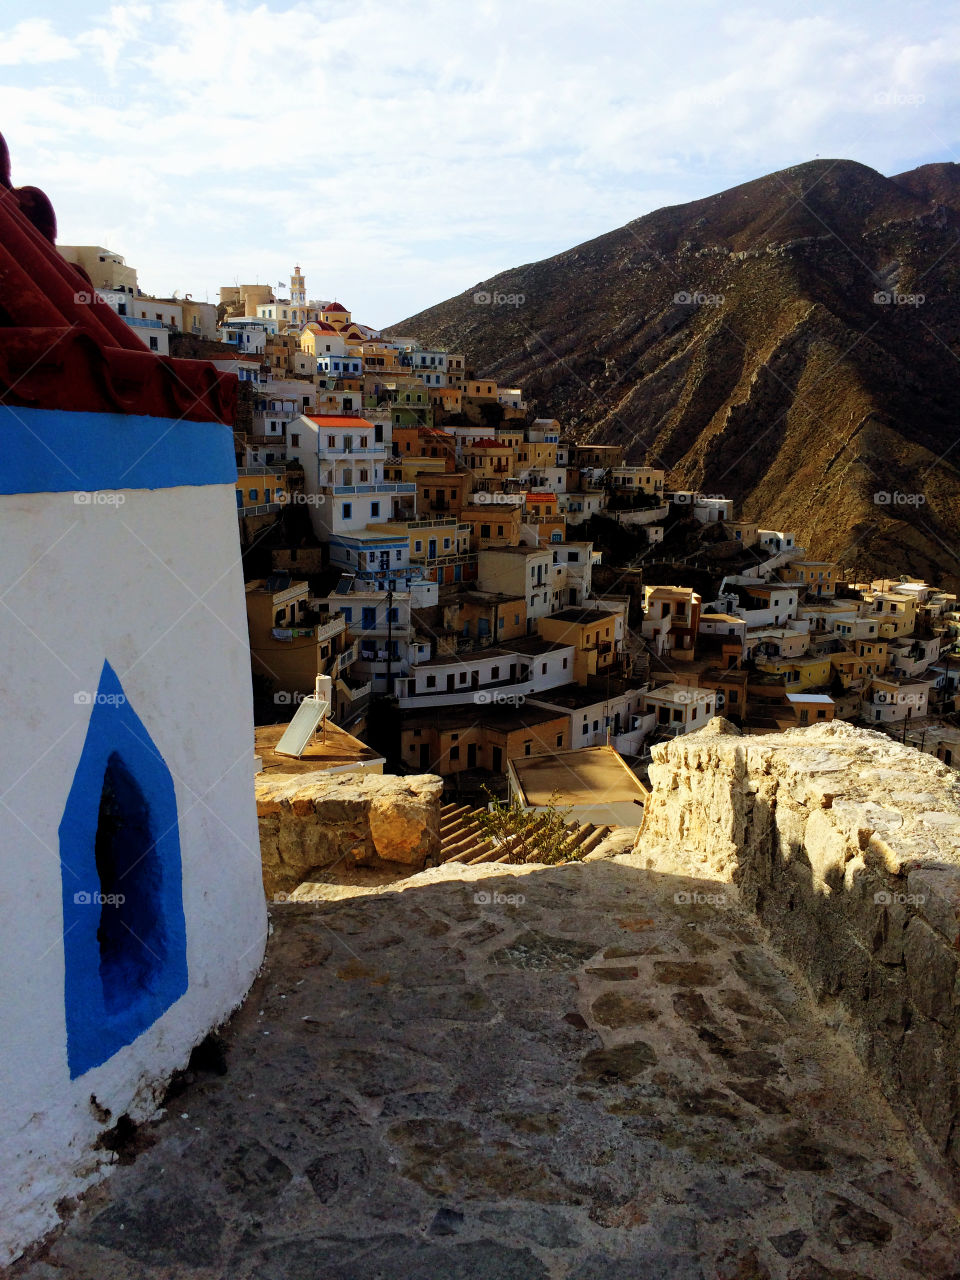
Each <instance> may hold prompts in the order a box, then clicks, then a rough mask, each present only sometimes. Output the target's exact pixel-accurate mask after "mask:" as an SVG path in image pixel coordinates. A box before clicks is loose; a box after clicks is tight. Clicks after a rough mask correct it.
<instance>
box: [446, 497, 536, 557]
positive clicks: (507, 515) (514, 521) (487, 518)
mask: <svg viewBox="0 0 960 1280" xmlns="http://www.w3.org/2000/svg"><path fill="white" fill-rule="evenodd" d="M460 519H461V520H462V521H463V522H464V523H466V524H469V525H470V528H471V537H470V545H471V546H472V547H473V549H474V550H475V551H478V550H480V549H481V548H483V547H518V546H519V545H520V531H521V528H522V525H523V512H522V511H521V510H520V508H519V507H517V506H506V505H504V504H500V503H498V504H493V503H491V504H489V505H483V506H477V505H474V504H470V505H469V506H467V507H464V509H463V510H462V511H461V513H460Z"/></svg>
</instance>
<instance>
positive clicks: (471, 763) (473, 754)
mask: <svg viewBox="0 0 960 1280" xmlns="http://www.w3.org/2000/svg"><path fill="white" fill-rule="evenodd" d="M476 767H477V744H476V743H475V742H470V743H468V744H467V768H468V769H475V768H476Z"/></svg>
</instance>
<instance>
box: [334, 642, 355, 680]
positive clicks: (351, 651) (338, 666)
mask: <svg viewBox="0 0 960 1280" xmlns="http://www.w3.org/2000/svg"><path fill="white" fill-rule="evenodd" d="M359 656H360V642H359V640H354V642H353V644H351V645H348V646H347V648H346V649H344V650H343V651H342V652H341V653H338V654H337V656H336V657H335V658H334V660H333V666H332V667H331V668H330V675H332V676H339V675H341V674H342V673H343V672H344V671H346V669H347V668H348V667H351V666H353V664H354V663H355V662H356V660H357V658H358V657H359Z"/></svg>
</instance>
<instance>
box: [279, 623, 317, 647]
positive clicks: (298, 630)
mask: <svg viewBox="0 0 960 1280" xmlns="http://www.w3.org/2000/svg"><path fill="white" fill-rule="evenodd" d="M316 630H317V629H316V627H274V628H273V629H272V630H271V632H270V634H271V635H272V636H273V638H274V640H282V641H283V642H284V643H286V644H289V643H290V642H291V641H293V640H302V639H303V638H304V637H305V636H313V637H314V638H315V636H316Z"/></svg>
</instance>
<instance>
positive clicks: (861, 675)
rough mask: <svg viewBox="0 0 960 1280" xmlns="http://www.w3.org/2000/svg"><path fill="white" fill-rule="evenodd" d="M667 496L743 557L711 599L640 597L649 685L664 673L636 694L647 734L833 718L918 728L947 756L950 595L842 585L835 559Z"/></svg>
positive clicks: (707, 505) (715, 508) (725, 513)
mask: <svg viewBox="0 0 960 1280" xmlns="http://www.w3.org/2000/svg"><path fill="white" fill-rule="evenodd" d="M667 497H668V501H669V502H670V503H671V505H672V506H676V507H679V508H685V509H686V510H688V511H689V512H690V513H692V514H693V515H694V517H695V518H696V519H698V520H702V521H704V522H706V523H716V524H717V525H718V526H719V527H720V536H721V537H722V538H723V539H725V540H727V541H729V542H730V543H731V544H737V549H738V550H739V549H742V551H743V553H744V555H743V557H742V561H741V565H740V567H741V570H742V571H740V572H736V573H729V574H726V575H724V576H723V577H722V579H721V581H720V588H719V592H718V594H717V596H716V598H715V599H714V600H712V601H709V602H705V601H704V600H703V599H702V598H701V595H700V594H699V593H698V592H697V591H695V590H693V589H692V588H690V587H681V586H671V585H655V584H650V583H647V584H646V585H645V586H644V588H643V622H642V624H641V632H642V635H643V637H644V639H645V640H646V642H647V644H648V647H649V649H650V651H651V654H652V655H653V661H652V667H651V678H652V680H654V681H655V680H657V679H658V677H664V678H666V677H667V676H669V679H668V680H666V681H665V683H663V684H661V685H660V686H659V687H657V688H654V689H652V691H651V692H649V693H648V694H647V695H646V699H645V709H646V708H652V709H654V710H655V712H656V726H657V727H656V731H655V732H656V734H657V735H659V736H665V735H668V734H678V733H687V732H690V731H692V730H693V729H696V728H698V727H699V726H700V724H702V723H703V719H704V717H707V718H709V717H710V716H711V715H719V714H722V715H724V716H726V717H728V718H731V719H733V720H734V722H736V723H739V724H741V725H742V726H743V727H744V729H745V730H747V731H748V732H769V731H777V730H783V729H786V728H789V727H792V726H796V725H807V724H815V723H817V722H820V721H829V720H832V719H833V718H834V717H841V718H843V719H848V720H855V721H857V722H858V723H865V724H869V725H875V726H877V727H881V728H882V727H885V726H888V725H891V724H898V725H899V724H901V722H908V721H917V722H920V725H922V727H923V730H925V731H926V732H927V737H928V741H926V742H924V747H925V749H929V750H933V751H935V752H937V753H938V754H939V752H938V747H939V746H940V745H941V743H942V742H945V743H946V746H945V747H944V748H943V749H944V750H946V751H947V752H948V753H949V752H950V742H949V740H950V737H951V732H952V733H953V734H956V730H952V731H951V730H949V728H948V729H945V730H944V731H943V736H942V737H941V736H940V730H939V728H938V726H937V725H935V724H932V723H931V720H933V719H936V718H937V717H938V716H939V715H940V713H943V712H949V711H952V709H953V698H954V696H955V693H956V688H957V680H958V671H960V658H957V657H956V656H954V655H953V652H952V651H953V649H954V646H955V644H956V641H957V637H958V628H960V611H958V606H957V598H956V596H955V595H952V594H950V593H948V592H946V591H941V590H939V589H938V588H937V587H935V586H931V585H929V584H928V583H925V582H919V581H912V580H907V579H906V578H905V579H903V580H897V581H890V580H884V581H874V582H856V581H851V580H850V575H847V574H842V573H841V569H840V566H839V565H838V564H836V563H833V562H831V561H827V560H818V559H814V558H812V557H809V556H807V554H806V552H805V551H804V549H803V548H801V547H798V546H797V545H796V541H795V538H794V536H793V534H791V533H789V532H784V531H780V530H769V529H761V528H759V526H758V525H756V524H753V523H751V522H749V521H745V520H735V519H733V516H732V503H731V502H730V501H729V500H727V499H722V498H701V497H700V496H699V495H697V494H692V493H687V492H682V493H672V494H668V495H667ZM717 545H718V544H714V546H717ZM913 727H914V726H911V728H913ZM917 727H919V726H917ZM906 730H907V725H906V723H903V732H904V733H906ZM917 745H920V744H919V743H918V744H917ZM941 758H946V757H944V756H943V755H942V754H941ZM947 762H948V763H951V762H952V761H951V760H949V759H948V760H947ZM958 762H960V760H958Z"/></svg>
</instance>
